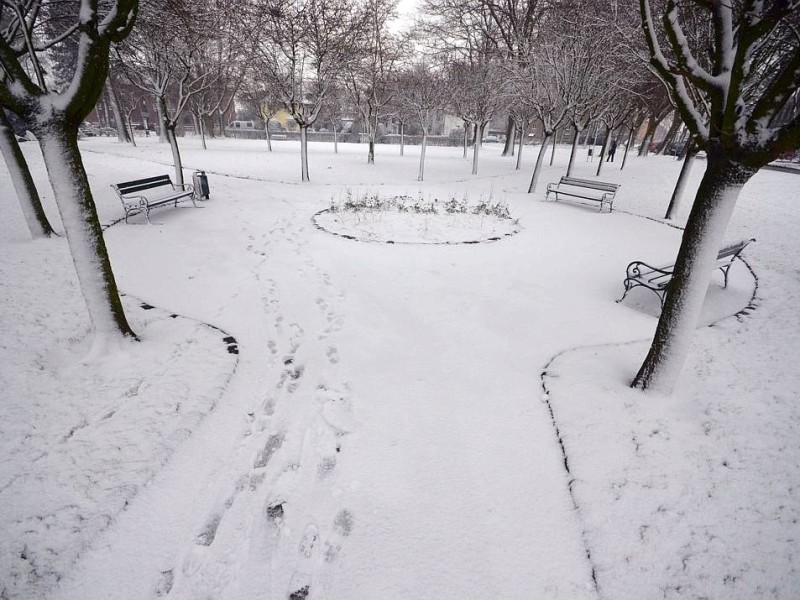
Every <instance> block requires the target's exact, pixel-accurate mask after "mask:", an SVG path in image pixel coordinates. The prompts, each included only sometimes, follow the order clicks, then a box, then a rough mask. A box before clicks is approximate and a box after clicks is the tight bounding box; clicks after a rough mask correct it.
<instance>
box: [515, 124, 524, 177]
mask: <svg viewBox="0 0 800 600" xmlns="http://www.w3.org/2000/svg"><path fill="white" fill-rule="evenodd" d="M525 129H526V127H525V125H524V124H523V125H522V126H521V127H520V128H519V149H518V150H517V168H516V169H515V171H519V170H520V169H521V168H522V146H524V145H525Z"/></svg>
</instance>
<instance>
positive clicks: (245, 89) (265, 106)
mask: <svg viewBox="0 0 800 600" xmlns="http://www.w3.org/2000/svg"><path fill="white" fill-rule="evenodd" d="M238 97H239V99H240V100H241V101H242V102H244V103H245V104H247V105H248V106H250V107H251V108H252V109H253V110H255V113H256V115H257V116H258V120H259V121H261V125H262V127H264V135H265V136H266V138H267V150H268V151H269V152H272V133H271V132H270V129H269V122H270V120H271V119H272V117H274V116H275V115H276V114H278V111H279V110H280V109H281V107H282V106H283V104H282V103H281V100H280V97H279V96H278V95H277V94H276V93H275V90H274V88H273V87H272V86H270V85H267V84H264V83H263V82H260V81H257V80H256V77H255V75H254V74H251V75H250V77H249V78H248V79H246V80H245V81H244V82H243V84H242V86H241V87H240V89H239V94H238Z"/></svg>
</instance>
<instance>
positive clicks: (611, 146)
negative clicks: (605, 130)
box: [606, 140, 617, 162]
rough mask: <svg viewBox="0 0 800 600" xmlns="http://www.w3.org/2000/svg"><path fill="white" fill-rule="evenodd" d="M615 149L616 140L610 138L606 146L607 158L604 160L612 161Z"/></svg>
mask: <svg viewBox="0 0 800 600" xmlns="http://www.w3.org/2000/svg"><path fill="white" fill-rule="evenodd" d="M616 151H617V140H611V145H610V146H609V147H608V158H606V162H608V161H611V162H614V153H615V152H616Z"/></svg>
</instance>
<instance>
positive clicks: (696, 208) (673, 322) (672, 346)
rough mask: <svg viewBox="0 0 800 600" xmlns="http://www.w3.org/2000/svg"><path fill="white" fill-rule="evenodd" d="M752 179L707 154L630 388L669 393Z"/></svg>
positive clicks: (748, 173) (743, 170) (752, 171)
mask: <svg viewBox="0 0 800 600" xmlns="http://www.w3.org/2000/svg"><path fill="white" fill-rule="evenodd" d="M715 154H716V156H715ZM755 173H756V170H755V169H752V168H747V167H744V166H742V165H740V164H736V163H732V162H729V161H727V160H726V159H725V158H724V157H723V156H722V155H721V152H720V151H719V150H717V151H716V152H715V151H713V150H709V156H708V166H707V167H706V172H705V174H704V175H703V180H702V181H701V183H700V188H699V189H698V190H697V195H696V196H695V200H694V204H693V206H692V212H691V214H690V215H689V220H688V221H687V223H686V229H685V230H684V232H683V239H682V241H681V247H680V250H679V251H678V257H677V260H676V262H675V269H674V272H673V276H672V281H671V282H670V286H669V291H668V292H667V295H666V298H665V301H664V308H663V310H662V311H661V318H660V319H659V320H658V325H657V327H656V332H655V336H654V337H653V342H652V345H651V346H650V351H649V352H648V354H647V357H646V358H645V360H644V363H643V364H642V366H641V368H640V369H639V372H638V373H637V375H636V377H635V378H634V380H633V382H632V383H631V387H636V388H641V389H656V390H659V391H662V392H665V393H670V392H671V391H672V388H673V386H674V385H675V382H676V381H677V378H678V374H679V373H680V370H681V368H682V367H683V363H684V362H685V361H686V357H687V355H688V353H689V348H690V346H691V340H692V333H693V332H694V330H695V328H696V327H697V323H698V321H699V318H700V312H701V310H702V308H703V300H704V299H705V296H706V291H707V290H708V284H709V282H710V280H711V273H712V270H713V265H714V261H715V260H716V257H717V253H718V252H719V249H720V246H721V245H722V240H723V237H724V235H725V230H726V229H727V227H728V222H729V221H730V218H731V215H732V214H733V209H734V206H736V200H737V199H738V197H739V193H740V192H741V190H742V187H743V186H744V184H745V183H747V181H748V180H749V179H750V178H751V177H752V176H753V175H754V174H755Z"/></svg>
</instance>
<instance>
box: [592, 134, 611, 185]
mask: <svg viewBox="0 0 800 600" xmlns="http://www.w3.org/2000/svg"><path fill="white" fill-rule="evenodd" d="M610 137H611V128H610V127H609V126H608V125H606V135H605V138H604V139H603V147H602V148H600V160H599V161H598V162H597V173H595V176H596V177H600V171H601V170H602V169H603V163H604V162H605V158H606V150H608V138H610Z"/></svg>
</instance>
